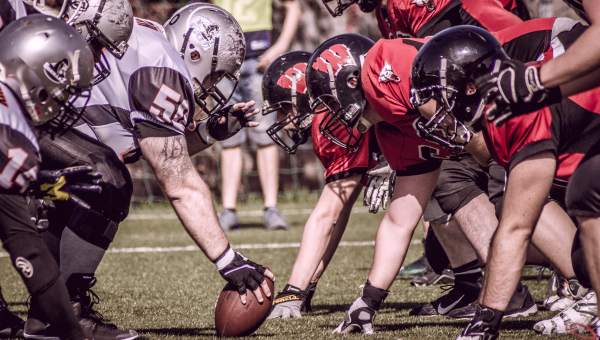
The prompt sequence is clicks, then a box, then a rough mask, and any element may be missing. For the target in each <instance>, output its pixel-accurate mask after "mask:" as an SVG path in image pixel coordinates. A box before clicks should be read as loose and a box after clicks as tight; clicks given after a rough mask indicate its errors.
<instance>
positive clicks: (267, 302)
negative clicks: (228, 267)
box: [215, 277, 275, 336]
mask: <svg viewBox="0 0 600 340" xmlns="http://www.w3.org/2000/svg"><path fill="white" fill-rule="evenodd" d="M265 279H266V280H267V284H268V285H269V289H271V297H270V298H267V297H266V296H265V297H264V301H263V303H262V304H261V303H258V301H257V300H256V297H255V296H254V294H252V292H250V291H248V293H247V294H246V304H245V305H243V304H242V302H241V301H240V297H239V294H238V292H237V290H236V289H235V287H234V286H232V285H230V284H227V285H226V286H225V288H223V290H222V291H221V294H219V299H218V300H217V305H216V306H215V329H216V332H217V336H246V335H250V334H252V333H254V332H255V331H256V330H257V329H258V328H259V327H260V325H262V323H263V322H264V321H265V319H266V318H267V316H268V315H269V311H270V310H271V304H272V302H273V294H275V285H274V284H273V281H271V280H270V279H269V278H266V277H265ZM263 296H264V294H263Z"/></svg>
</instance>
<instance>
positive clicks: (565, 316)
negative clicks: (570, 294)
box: [533, 291, 598, 335]
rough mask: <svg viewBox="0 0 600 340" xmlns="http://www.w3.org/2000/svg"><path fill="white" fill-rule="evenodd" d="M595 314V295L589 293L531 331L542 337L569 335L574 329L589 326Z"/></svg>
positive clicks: (596, 305)
mask: <svg viewBox="0 0 600 340" xmlns="http://www.w3.org/2000/svg"><path fill="white" fill-rule="evenodd" d="M597 312H598V304H597V301H596V293H594V292H593V291H590V292H589V293H587V294H586V295H585V296H584V297H583V299H581V300H579V301H577V302H575V303H574V304H573V305H572V306H571V307H569V308H567V309H565V310H564V311H562V312H560V313H558V314H557V315H555V316H554V317H552V318H550V319H547V320H542V321H540V322H538V323H536V324H535V325H533V330H534V331H536V333H538V334H543V335H553V334H570V333H571V332H572V331H573V328H574V327H581V326H588V325H590V324H591V323H592V320H593V319H594V317H595V316H596V313H597Z"/></svg>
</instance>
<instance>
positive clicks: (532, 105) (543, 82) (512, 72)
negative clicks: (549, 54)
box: [478, 0, 600, 123]
mask: <svg viewBox="0 0 600 340" xmlns="http://www.w3.org/2000/svg"><path fill="white" fill-rule="evenodd" d="M565 2H566V3H567V4H568V5H569V6H571V8H573V9H574V10H575V11H576V12H577V13H578V14H579V15H580V16H582V18H583V19H585V20H586V21H587V22H588V23H591V25H590V27H589V29H588V30H586V32H585V33H583V34H582V35H581V36H580V37H579V38H578V39H577V41H576V42H575V43H573V45H572V46H571V49H569V50H567V51H565V53H564V54H562V55H561V56H559V57H558V58H554V59H552V60H550V61H549V62H547V63H540V64H531V65H530V64H525V63H523V62H519V61H514V60H506V61H501V60H500V61H499V65H498V67H497V68H496V69H494V72H493V73H491V74H489V75H486V76H482V77H481V79H479V80H478V87H479V88H480V90H481V91H483V92H484V93H485V95H486V96H487V97H489V98H490V99H491V100H492V101H493V105H491V107H489V108H488V109H487V111H488V113H487V114H486V116H487V117H488V119H490V120H493V121H495V122H496V123H501V122H502V121H504V120H506V119H508V118H509V117H511V116H514V115H519V114H524V113H528V112H531V111H533V110H534V109H539V108H541V107H544V106H547V105H550V104H553V103H558V102H560V101H561V100H562V98H564V97H567V96H570V95H573V94H576V93H580V92H582V91H585V90H588V89H591V88H594V87H596V86H598V84H600V68H599V66H600V43H599V42H598V39H597V38H596V37H597V36H598V34H599V32H600V27H599V25H598V21H599V20H600V4H599V3H598V2H597V1H593V0H565Z"/></svg>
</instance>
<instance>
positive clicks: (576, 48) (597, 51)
mask: <svg viewBox="0 0 600 340" xmlns="http://www.w3.org/2000/svg"><path fill="white" fill-rule="evenodd" d="M583 6H584V8H585V11H586V13H587V14H588V17H589V18H590V22H591V26H590V27H589V28H588V29H587V30H586V31H585V32H584V33H583V34H582V35H581V36H580V37H579V38H578V39H577V40H576V41H575V42H574V43H573V45H571V47H569V49H567V51H565V53H564V54H563V55H561V56H559V57H558V58H555V59H552V60H550V61H548V62H547V63H546V64H544V65H543V66H542V68H541V70H540V80H541V81H542V84H544V86H546V87H555V86H558V85H561V91H562V93H563V95H565V96H568V95H571V94H574V93H577V92H581V91H583V90H585V89H589V88H592V87H594V86H597V85H598V84H599V83H600V77H598V74H596V76H595V77H593V78H590V77H583V76H585V75H588V74H589V73H590V72H592V71H594V70H596V69H598V68H600V39H598V37H599V36H600V1H597V0H584V1H583ZM582 77H583V78H582ZM591 79H594V80H595V82H591V81H590V80H591ZM573 81H576V82H573Z"/></svg>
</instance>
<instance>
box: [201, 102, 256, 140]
mask: <svg viewBox="0 0 600 340" xmlns="http://www.w3.org/2000/svg"><path fill="white" fill-rule="evenodd" d="M246 114H247V112H244V111H243V110H240V109H238V110H234V108H233V105H227V106H224V107H222V108H221V109H220V110H218V111H217V112H215V113H214V114H212V115H211V116H210V117H209V118H208V120H207V122H206V128H207V131H208V134H209V135H210V136H211V137H212V138H214V139H216V140H218V141H222V140H225V139H227V138H229V137H231V136H233V135H235V134H236V133H238V131H240V130H241V129H242V128H244V127H247V126H249V125H248V123H249V122H251V121H252V119H250V118H249V117H247V116H246Z"/></svg>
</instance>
